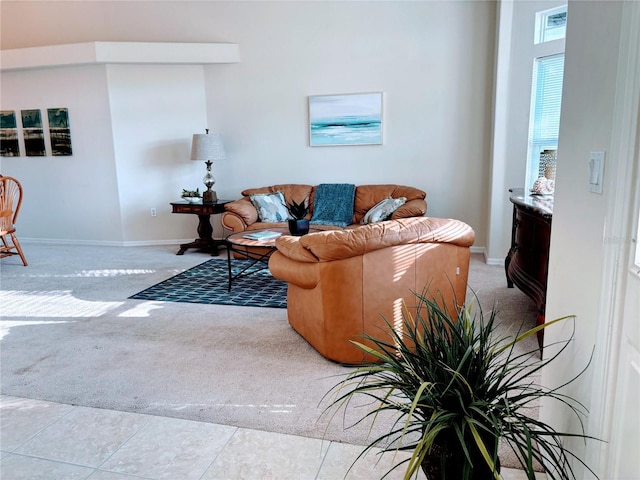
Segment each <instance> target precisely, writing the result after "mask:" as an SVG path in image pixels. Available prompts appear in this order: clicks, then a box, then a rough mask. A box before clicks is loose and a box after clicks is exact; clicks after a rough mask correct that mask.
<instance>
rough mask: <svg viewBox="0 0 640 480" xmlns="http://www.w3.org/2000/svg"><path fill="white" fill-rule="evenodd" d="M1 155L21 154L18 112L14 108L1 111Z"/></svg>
mask: <svg viewBox="0 0 640 480" xmlns="http://www.w3.org/2000/svg"><path fill="white" fill-rule="evenodd" d="M0 156H3V157H19V156H20V145H19V144H18V124H17V122H16V112H14V111H13V110H2V111H0Z"/></svg>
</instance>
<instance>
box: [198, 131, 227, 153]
mask: <svg viewBox="0 0 640 480" xmlns="http://www.w3.org/2000/svg"><path fill="white" fill-rule="evenodd" d="M223 159H224V145H222V140H221V139H220V135H219V134H217V133H195V134H194V135H193V141H192V142H191V160H223Z"/></svg>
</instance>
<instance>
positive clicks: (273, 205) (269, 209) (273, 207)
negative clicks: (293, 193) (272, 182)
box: [249, 192, 290, 223]
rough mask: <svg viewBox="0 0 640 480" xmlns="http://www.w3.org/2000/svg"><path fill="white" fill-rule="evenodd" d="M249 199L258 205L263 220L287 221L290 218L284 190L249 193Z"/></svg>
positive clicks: (257, 208)
mask: <svg viewBox="0 0 640 480" xmlns="http://www.w3.org/2000/svg"><path fill="white" fill-rule="evenodd" d="M249 199H250V200H251V203H252V204H253V206H254V207H256V210H257V211H258V219H259V220H260V221H261V222H268V223H278V222H286V221H287V220H288V219H289V218H290V217H289V211H288V210H287V207H286V204H285V200H284V194H283V193H282V192H275V193H256V194H254V195H249Z"/></svg>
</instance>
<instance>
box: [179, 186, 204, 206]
mask: <svg viewBox="0 0 640 480" xmlns="http://www.w3.org/2000/svg"><path fill="white" fill-rule="evenodd" d="M180 196H181V197H182V199H183V200H186V201H187V202H189V203H198V202H199V201H200V198H201V195H200V190H199V189H197V188H196V189H195V190H187V189H185V188H183V189H182V195H180Z"/></svg>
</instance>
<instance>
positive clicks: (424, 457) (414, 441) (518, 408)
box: [327, 294, 595, 480]
mask: <svg viewBox="0 0 640 480" xmlns="http://www.w3.org/2000/svg"><path fill="white" fill-rule="evenodd" d="M416 295H417V296H418V298H419V300H420V303H419V305H418V308H417V309H411V311H409V309H408V308H407V307H406V306H404V307H403V315H402V318H403V325H395V324H394V325H392V324H391V323H390V322H389V321H388V320H387V321H386V322H387V326H388V332H387V333H388V338H387V339H386V340H382V339H380V338H373V337H370V336H368V335H365V337H364V338H365V340H364V342H366V343H367V344H368V345H372V346H367V345H364V344H363V343H359V342H352V343H353V344H354V345H356V346H358V347H359V348H360V349H362V350H363V351H364V352H366V353H367V354H369V355H371V356H372V357H374V358H376V359H377V360H378V361H379V362H381V363H373V364H368V365H365V366H362V367H359V368H357V369H356V370H354V371H352V372H351V373H348V374H347V375H346V378H345V380H343V381H341V382H340V383H338V384H337V385H336V386H335V387H333V389H332V392H333V393H335V397H334V398H333V400H332V401H331V404H330V405H329V407H327V410H333V409H335V408H336V407H338V408H342V407H344V408H352V407H350V405H351V403H352V402H351V401H352V400H354V403H358V405H361V404H360V403H359V402H355V399H354V398H353V397H354V396H355V395H356V394H359V395H362V396H363V398H364V397H366V399H367V404H368V405H369V406H370V407H371V408H367V409H366V412H364V413H363V416H364V417H370V418H371V419H373V421H375V419H376V418H378V416H379V414H382V413H385V412H386V413H393V414H397V419H396V421H395V422H391V427H390V430H389V431H388V432H387V433H384V434H382V435H380V436H377V438H376V440H374V441H373V442H372V443H371V444H369V445H368V446H367V447H364V448H365V451H364V452H363V453H362V454H361V456H362V455H364V454H365V453H366V452H367V451H368V450H370V449H374V448H382V449H383V450H384V451H395V450H403V451H410V452H412V456H411V458H410V459H407V460H404V461H403V462H401V463H400V464H398V465H397V466H396V467H399V466H400V465H404V468H406V473H405V476H404V478H405V479H408V478H411V477H412V476H414V475H415V474H416V471H417V470H418V469H419V468H422V470H423V471H424V473H425V475H426V477H427V479H428V480H443V479H446V480H449V479H456V480H490V479H494V478H495V479H499V478H501V477H500V475H499V472H500V460H499V458H498V445H499V441H503V442H506V444H508V446H509V447H510V448H511V450H512V451H513V453H514V454H515V455H516V457H517V458H518V460H519V462H520V464H521V466H522V468H523V469H524V470H525V471H526V473H527V477H528V478H533V477H534V464H535V463H538V464H545V465H546V466H548V467H551V468H550V478H553V479H562V480H567V479H571V478H575V472H574V471H573V469H572V467H571V464H570V462H569V460H570V459H571V460H575V461H577V462H580V463H581V464H582V465H584V466H585V467H586V469H588V470H589V471H591V473H592V474H594V475H595V473H594V472H593V471H592V470H591V469H590V468H589V467H588V466H587V465H586V464H585V463H584V462H583V461H582V460H581V459H580V458H579V457H577V456H576V455H575V454H574V453H572V452H570V451H569V450H567V448H566V447H565V445H564V443H563V438H565V437H579V438H584V439H588V438H589V439H593V437H588V436H587V435H585V433H584V430H583V431H581V432H575V433H574V432H558V431H556V430H555V429H554V428H553V427H552V426H550V425H547V424H545V423H544V422H542V421H540V420H537V419H535V418H531V417H529V416H528V415H527V408H528V407H531V406H532V405H533V404H535V403H537V402H538V401H539V400H541V399H543V398H546V399H552V400H553V401H557V402H560V404H561V406H562V407H563V408H565V407H566V408H567V411H568V412H572V413H573V414H575V415H576V416H577V417H578V419H579V422H578V423H579V424H581V422H582V419H583V417H584V416H585V415H586V410H585V408H584V406H583V405H581V404H580V403H578V402H577V401H575V400H573V399H572V398H570V397H568V396H566V395H564V394H563V393H562V392H560V391H559V390H558V389H557V388H547V387H544V386H539V385H536V384H535V383H534V382H533V381H532V380H531V375H532V374H536V373H537V372H539V371H540V370H541V369H542V368H546V367H547V365H549V363H551V362H552V361H554V360H555V359H556V358H558V357H559V355H560V354H561V353H562V352H563V351H564V349H565V348H566V347H567V346H568V345H569V344H570V342H571V340H572V337H573V335H571V338H569V339H568V340H566V341H563V342H559V344H558V349H559V351H558V352H557V353H554V354H553V355H551V356H550V358H549V359H547V360H538V359H537V355H536V350H533V351H530V352H526V353H521V352H519V351H515V350H514V346H515V345H516V344H517V343H519V342H520V341H522V340H524V339H526V338H528V337H530V336H531V335H534V334H535V333H536V332H537V331H539V330H541V329H543V328H545V327H549V326H550V325H552V324H555V323H558V322H561V321H564V320H567V319H575V317H574V316H567V317H562V318H559V319H556V320H553V321H551V322H548V323H547V324H545V325H540V326H538V327H535V328H533V329H531V330H528V331H526V332H524V333H522V332H517V335H516V336H514V337H509V336H506V335H504V334H496V332H495V331H496V328H497V322H496V311H495V309H493V310H492V311H491V313H490V314H489V315H483V312H482V310H481V308H480V306H479V305H478V310H477V311H476V312H475V313H473V314H472V312H471V306H468V307H466V308H458V309H457V311H456V312H449V311H448V310H447V309H446V308H444V307H441V303H442V302H441V301H440V300H439V299H430V298H426V297H425V295H424V294H416ZM574 321H575V320H574ZM583 371H584V370H583ZM581 373H582V372H580V373H579V374H578V375H576V376H575V377H573V379H572V380H570V382H572V381H574V380H575V379H576V378H578V376H580V374H581ZM570 382H568V383H570ZM565 385H566V384H565ZM359 408H361V407H359ZM333 413H337V412H332V414H333ZM385 418H386V417H385ZM363 420H364V418H361V419H360V420H358V421H357V423H359V422H361V421H363ZM396 467H394V468H396Z"/></svg>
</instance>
